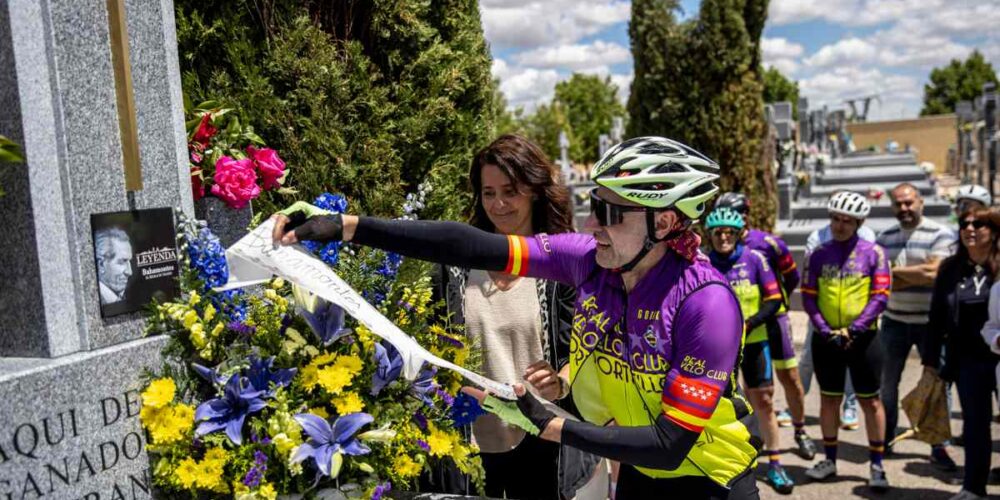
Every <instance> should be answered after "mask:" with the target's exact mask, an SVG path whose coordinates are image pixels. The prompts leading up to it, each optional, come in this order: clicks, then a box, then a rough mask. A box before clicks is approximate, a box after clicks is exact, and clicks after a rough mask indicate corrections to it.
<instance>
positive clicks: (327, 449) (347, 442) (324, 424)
mask: <svg viewBox="0 0 1000 500" xmlns="http://www.w3.org/2000/svg"><path fill="white" fill-rule="evenodd" d="M294 418H295V421H296V422H298V423H299V425H300V426H302V430H304V431H305V432H306V434H307V435H308V436H309V441H308V442H305V443H303V444H302V445H300V446H299V447H298V448H297V449H296V450H295V453H294V454H293V455H292V460H291V462H292V463H299V462H302V461H304V460H305V459H307V458H312V459H313V461H315V462H316V467H317V468H318V469H319V471H320V473H321V474H323V475H324V476H329V477H337V475H338V474H339V473H340V464H341V461H342V459H343V455H364V454H367V453H368V452H370V451H371V450H369V449H368V447H367V446H365V445H363V444H361V442H360V441H358V439H357V437H355V436H354V434H355V433H357V432H358V430H359V429H361V428H362V427H364V426H365V425H368V424H370V423H371V422H372V420H374V418H372V416H371V415H369V414H367V413H349V414H347V415H341V416H340V417H338V418H337V420H336V421H335V422H334V423H333V425H332V426H331V425H330V422H328V421H326V420H325V419H323V418H322V417H319V416H316V415H313V414H311V413H299V414H297V415H295V417H294Z"/></svg>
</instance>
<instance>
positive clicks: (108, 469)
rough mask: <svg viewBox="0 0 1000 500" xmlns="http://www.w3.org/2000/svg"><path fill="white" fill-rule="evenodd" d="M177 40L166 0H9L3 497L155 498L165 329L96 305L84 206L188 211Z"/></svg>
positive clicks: (3, 57)
mask: <svg viewBox="0 0 1000 500" xmlns="http://www.w3.org/2000/svg"><path fill="white" fill-rule="evenodd" d="M176 47H177V43H176V40H175V27H174V6H173V2H172V1H171V0H19V1H12V2H0V67H2V68H4V71H2V72H0V110H2V112H0V135H5V136H7V137H10V138H11V139H12V140H14V141H15V142H17V143H19V144H21V145H22V147H23V150H24V153H25V163H23V164H19V165H4V166H3V168H0V185H2V186H3V189H4V191H5V192H6V194H5V195H4V196H2V197H0V213H3V214H4V219H5V221H6V227H5V231H4V236H3V238H2V239H0V280H2V281H0V290H2V292H0V294H2V295H0V400H2V401H3V402H4V404H3V405H0V499H2V500H20V499H25V498H32V499H33V498H78V499H86V500H99V499H110V498H129V499H131V498H150V497H151V496H152V489H151V480H150V472H149V462H148V459H147V455H146V452H145V445H146V443H145V437H144V434H143V432H142V430H141V428H140V425H139V418H138V413H139V409H140V401H139V390H140V376H141V374H142V372H143V371H144V370H145V369H148V368H154V367H158V366H159V365H160V363H161V359H160V354H159V353H160V349H161V348H162V346H163V339H162V338H159V337H150V338H144V337H143V335H144V334H143V331H144V324H145V322H144V319H143V318H142V314H141V313H138V312H130V313H125V314H121V315H117V316H113V317H106V318H105V317H102V314H101V300H100V288H99V287H100V284H99V277H98V273H97V270H96V268H95V266H96V261H95V252H94V241H93V239H94V236H93V230H94V228H93V227H92V224H91V218H92V216H93V215H95V214H103V213H110V212H129V211H141V210H149V209H174V208H177V207H180V209H181V210H183V211H184V212H185V213H187V214H188V215H193V205H192V200H191V187H190V186H191V184H190V179H189V171H188V162H187V150H186V137H185V131H184V123H183V104H182V97H181V88H180V74H179V69H178V63H177V48H176ZM167 252H168V253H169V248H168V249H167ZM135 258H136V257H135V256H133V257H132V260H133V261H134V260H135ZM132 264H133V266H134V265H135V262H132ZM133 268H135V267H133Z"/></svg>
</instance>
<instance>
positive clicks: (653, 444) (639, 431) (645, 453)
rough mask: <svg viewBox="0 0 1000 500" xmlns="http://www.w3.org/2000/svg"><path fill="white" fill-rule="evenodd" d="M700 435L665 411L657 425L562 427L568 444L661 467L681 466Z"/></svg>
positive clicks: (583, 424)
mask: <svg viewBox="0 0 1000 500" xmlns="http://www.w3.org/2000/svg"><path fill="white" fill-rule="evenodd" d="M698 436H699V434H698V433H695V432H692V431H689V430H687V429H685V428H683V427H681V426H679V425H677V424H675V423H673V422H671V421H669V420H667V417H665V416H664V415H662V414H661V415H660V416H659V417H657V419H656V423H655V424H654V425H647V426H642V427H618V426H614V425H612V426H608V427H601V426H597V425H594V424H589V423H586V422H576V421H572V420H566V421H565V422H564V423H563V429H562V442H563V444H565V445H568V446H572V447H574V448H577V449H580V450H583V451H586V452H588V453H593V454H594V455H597V456H600V457H605V458H610V459H611V460H617V461H619V462H623V463H626V464H629V465H635V466H639V467H648V468H650V469H662V470H674V469H676V468H678V467H680V466H681V464H682V463H683V462H684V459H685V458H686V457H687V455H688V453H689V452H690V451H691V447H692V446H694V443H695V442H696V441H697V440H698Z"/></svg>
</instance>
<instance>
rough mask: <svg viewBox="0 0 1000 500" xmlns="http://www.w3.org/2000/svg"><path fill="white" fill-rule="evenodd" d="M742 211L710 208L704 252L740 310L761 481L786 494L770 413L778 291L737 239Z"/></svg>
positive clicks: (760, 258) (770, 274) (764, 265)
mask: <svg viewBox="0 0 1000 500" xmlns="http://www.w3.org/2000/svg"><path fill="white" fill-rule="evenodd" d="M744 227H745V223H744V221H743V216H742V215H741V214H740V213H739V212H737V211H735V210H732V209H729V208H716V209H715V210H713V211H712V213H711V214H709V215H708V218H707V219H706V220H705V229H707V230H708V236H709V240H710V242H711V244H712V250H711V251H710V252H709V254H708V257H709V259H710V260H711V261H712V266H713V267H715V268H716V269H717V270H718V271H719V272H720V273H722V274H723V275H724V276H725V277H726V280H728V281H729V286H730V287H732V289H733V291H734V292H736V298H737V299H739V301H740V309H741V310H742V311H743V323H744V324H745V325H746V327H745V328H744V332H745V334H746V339H745V340H744V345H743V358H742V359H741V360H740V365H739V369H740V371H741V372H743V381H744V386H745V387H746V388H747V396H749V397H750V406H752V407H753V411H754V413H756V414H757V415H758V418H759V419H760V424H761V432H762V434H763V435H764V451H763V452H761V455H763V456H766V457H767V459H768V468H767V474H766V476H765V478H766V480H767V482H768V483H769V484H770V485H771V486H772V487H773V488H774V490H775V491H777V492H778V493H781V494H782V495H788V494H791V493H792V490H793V489H794V488H795V482H794V481H792V479H791V478H790V477H789V476H788V473H787V472H785V469H784V467H782V466H781V443H780V439H779V434H778V419H777V417H776V416H775V414H774V378H773V372H772V364H773V362H772V359H771V345H770V343H769V342H768V326H769V325H768V323H769V322H770V321H771V320H772V319H774V316H775V315H776V314H778V311H779V310H780V309H781V304H782V301H783V296H782V294H781V286H780V285H779V284H778V278H777V277H776V276H775V274H774V270H773V269H772V268H771V266H770V265H769V264H768V262H767V257H765V256H764V254H763V253H760V252H758V251H756V250H753V249H751V248H749V247H747V246H746V245H744V244H743V242H742V241H741V239H740V236H741V235H742V232H743V228H744Z"/></svg>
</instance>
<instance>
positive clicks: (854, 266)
mask: <svg viewBox="0 0 1000 500" xmlns="http://www.w3.org/2000/svg"><path fill="white" fill-rule="evenodd" d="M805 274H806V276H805V280H803V282H802V306H803V308H804V309H805V310H806V313H808V314H809V318H810V320H811V321H812V324H813V326H815V327H816V330H817V331H818V332H819V333H820V334H821V335H824V336H826V335H829V334H830V332H831V331H833V330H837V329H840V328H850V329H851V330H854V331H858V332H861V331H866V330H870V329H874V328H876V326H877V325H876V324H875V321H876V320H877V319H878V316H879V315H880V314H882V311H883V310H884V309H885V306H886V304H887V303H888V301H889V289H890V286H891V282H892V278H891V276H892V275H891V273H890V271H889V263H888V262H887V261H886V257H885V251H884V250H883V249H882V247H881V246H879V245H878V243H872V242H870V241H865V240H862V239H859V238H858V237H857V235H855V236H854V237H852V238H851V239H849V240H847V241H836V240H831V241H828V242H826V243H825V244H823V245H822V246H820V247H819V248H817V249H816V250H815V251H814V252H813V253H812V255H810V256H809V266H808V267H807V269H806V273H805Z"/></svg>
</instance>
